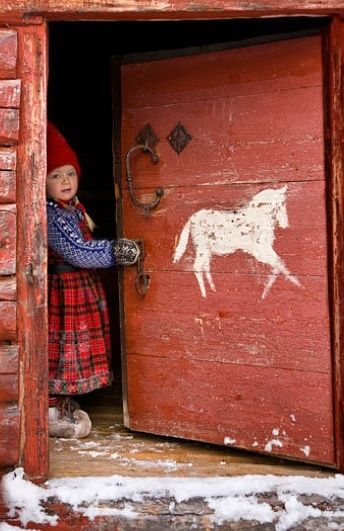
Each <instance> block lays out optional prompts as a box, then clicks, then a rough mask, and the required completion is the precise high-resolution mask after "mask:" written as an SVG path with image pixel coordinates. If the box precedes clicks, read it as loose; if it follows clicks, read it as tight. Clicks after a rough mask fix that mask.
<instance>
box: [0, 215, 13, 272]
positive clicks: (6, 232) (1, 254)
mask: <svg viewBox="0 0 344 531" xmlns="http://www.w3.org/2000/svg"><path fill="white" fill-rule="evenodd" d="M15 262H16V209H15V205H0V275H12V274H13V273H15V270H16V266H15Z"/></svg>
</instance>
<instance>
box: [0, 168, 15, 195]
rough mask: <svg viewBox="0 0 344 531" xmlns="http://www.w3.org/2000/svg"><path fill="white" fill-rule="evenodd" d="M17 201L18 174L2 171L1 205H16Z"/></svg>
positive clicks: (0, 177) (0, 184) (0, 176)
mask: <svg viewBox="0 0 344 531" xmlns="http://www.w3.org/2000/svg"><path fill="white" fill-rule="evenodd" d="M15 200H16V174H15V172H14V171H1V170H0V203H14V202H15Z"/></svg>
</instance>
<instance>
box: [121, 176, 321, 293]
mask: <svg viewBox="0 0 344 531" xmlns="http://www.w3.org/2000/svg"><path fill="white" fill-rule="evenodd" d="M282 185H283V183H277V184H276V183H268V184H265V183H264V184H258V183H252V184H249V183H246V184H237V185H235V186H234V185H216V184H214V185H209V186H199V187H191V186H190V187H189V186H185V187H176V188H170V189H165V195H164V197H163V199H162V201H161V206H159V207H158V208H157V209H156V210H155V211H153V213H152V214H151V215H150V216H149V217H144V216H142V213H141V211H140V210H139V209H138V208H137V207H135V206H134V205H133V203H132V202H131V200H130V198H129V194H128V193H127V191H124V194H123V196H124V201H123V204H124V222H125V236H126V237H128V238H135V237H138V236H139V237H142V238H144V240H145V252H146V258H145V268H146V269H147V270H148V271H156V270H170V271H190V272H192V271H193V266H194V261H195V245H194V243H193V240H192V237H191V236H189V239H188V246H187V248H186V251H185V253H184V255H183V257H182V259H181V260H180V261H179V262H177V263H173V255H174V252H175V249H176V246H177V241H178V239H179V237H180V234H181V232H182V229H183V227H184V225H185V224H186V223H187V221H188V219H189V218H190V216H192V214H194V213H195V212H197V211H199V210H201V209H204V208H208V209H215V210H219V211H232V212H234V211H235V212H238V215H240V213H239V212H240V210H239V209H240V208H241V207H243V206H244V205H245V204H247V203H248V202H249V201H250V200H251V199H252V197H254V195H255V194H256V193H258V192H259V191H260V190H265V189H274V188H277V189H278V188H279V187H280V186H282ZM287 187H288V188H287V197H286V209H287V213H288V219H289V227H287V228H284V229H282V228H281V227H276V230H275V237H276V239H275V242H274V249H275V250H276V252H277V253H278V254H279V256H281V257H282V259H283V261H284V262H285V264H286V265H287V267H288V269H289V270H290V271H292V272H293V274H296V275H302V276H305V275H308V276H309V275H312V276H322V275H323V273H324V271H326V269H327V234H326V227H325V226H324V220H325V219H326V190H325V188H326V183H325V181H320V182H319V181H314V182H313V181H308V182H303V183H301V182H299V183H296V182H288V184H287ZM137 195H138V196H139V197H140V199H141V200H142V201H144V202H146V201H147V202H148V201H150V200H151V199H152V197H153V193H152V190H151V189H143V190H139V191H138V192H137ZM314 233H316V234H317V237H316V238H314ZM157 242H158V244H157ZM211 270H212V271H213V272H215V273H244V274H251V275H254V274H257V275H260V276H262V275H266V274H268V272H269V268H267V266H266V265H264V264H263V263H262V262H258V261H257V260H256V259H255V258H254V257H253V256H252V255H250V254H248V253H244V252H242V251H241V252H240V251H237V252H235V253H232V254H229V255H225V256H214V257H213V259H212V261H211ZM190 278H191V277H190ZM324 285H325V286H326V282H325V284H324Z"/></svg>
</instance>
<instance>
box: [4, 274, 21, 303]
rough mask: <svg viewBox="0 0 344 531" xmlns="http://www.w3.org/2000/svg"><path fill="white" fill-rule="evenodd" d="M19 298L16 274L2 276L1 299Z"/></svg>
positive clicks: (13, 299) (12, 299) (11, 299)
mask: <svg viewBox="0 0 344 531" xmlns="http://www.w3.org/2000/svg"><path fill="white" fill-rule="evenodd" d="M16 298H17V279H16V277H15V275H13V276H4V277H0V300H2V301H15V300H16Z"/></svg>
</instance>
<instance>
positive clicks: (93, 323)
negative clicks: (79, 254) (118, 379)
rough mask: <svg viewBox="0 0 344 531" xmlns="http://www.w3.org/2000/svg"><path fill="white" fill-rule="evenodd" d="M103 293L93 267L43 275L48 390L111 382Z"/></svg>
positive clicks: (78, 390)
mask: <svg viewBox="0 0 344 531" xmlns="http://www.w3.org/2000/svg"><path fill="white" fill-rule="evenodd" d="M110 356H111V350H110V330H109V317H108V311H107V305H106V300H105V294H104V290H103V287H102V285H101V282H100V280H99V278H98V276H97V274H96V272H95V271H93V270H91V269H87V270H86V269H81V270H80V271H75V272H71V273H59V274H52V275H49V393H50V394H54V395H75V394H85V393H89V392H90V391H93V390H95V389H99V388H101V387H106V386H108V385H110V384H111V381H112V373H111V370H110Z"/></svg>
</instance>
